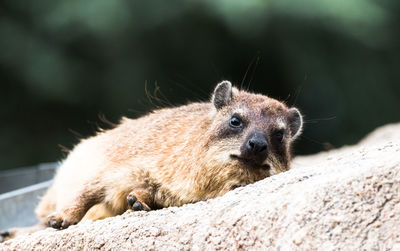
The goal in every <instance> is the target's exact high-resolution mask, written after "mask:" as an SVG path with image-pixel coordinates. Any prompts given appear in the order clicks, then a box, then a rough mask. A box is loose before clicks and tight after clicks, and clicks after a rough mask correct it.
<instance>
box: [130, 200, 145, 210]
mask: <svg viewBox="0 0 400 251" xmlns="http://www.w3.org/2000/svg"><path fill="white" fill-rule="evenodd" d="M132 210H134V211H141V210H144V208H143V205H142V203H140V202H139V201H136V202H135V204H133V205H132Z"/></svg>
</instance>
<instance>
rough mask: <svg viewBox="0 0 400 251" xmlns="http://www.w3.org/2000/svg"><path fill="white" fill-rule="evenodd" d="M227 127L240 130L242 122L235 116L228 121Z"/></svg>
mask: <svg viewBox="0 0 400 251" xmlns="http://www.w3.org/2000/svg"><path fill="white" fill-rule="evenodd" d="M229 126H230V127H231V128H235V129H237V128H241V127H242V126H243V122H242V120H241V119H240V118H238V117H237V116H232V118H231V120H229Z"/></svg>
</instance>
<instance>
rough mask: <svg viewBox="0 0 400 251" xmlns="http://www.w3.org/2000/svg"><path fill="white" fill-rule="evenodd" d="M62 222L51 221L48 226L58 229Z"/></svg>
mask: <svg viewBox="0 0 400 251" xmlns="http://www.w3.org/2000/svg"><path fill="white" fill-rule="evenodd" d="M62 222H63V221H51V222H50V226H51V227H52V228H55V229H60V228H61V224H62Z"/></svg>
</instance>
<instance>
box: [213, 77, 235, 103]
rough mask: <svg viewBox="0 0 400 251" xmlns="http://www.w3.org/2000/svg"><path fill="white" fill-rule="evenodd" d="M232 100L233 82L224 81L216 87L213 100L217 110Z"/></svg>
mask: <svg viewBox="0 0 400 251" xmlns="http://www.w3.org/2000/svg"><path fill="white" fill-rule="evenodd" d="M231 100H232V84H231V82H229V81H226V80H225V81H222V82H221V83H219V84H218V85H217V87H215V89H214V93H213V95H212V98H211V102H212V103H213V104H214V106H215V108H217V110H219V109H221V108H222V107H224V106H226V105H228V104H229V103H230V102H231Z"/></svg>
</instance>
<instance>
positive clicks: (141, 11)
mask: <svg viewBox="0 0 400 251" xmlns="http://www.w3.org/2000/svg"><path fill="white" fill-rule="evenodd" d="M399 13H400V2H399V1H398V0H392V1H379V0H375V1H374V0H352V1H320V0H303V1H294V0H293V1H287V0H270V1H258V0H248V1H239V0H220V1H216V0H202V1H200V0H197V1H196V0H190V1H189V0H187V1H175V0H169V1H138V0H113V1H110V0H96V1H81V0H68V1H66V0H63V1H62V0H47V1H46V0H38V1H22V0H8V1H4V0H3V1H1V2H0V49H1V51H0V169H9V168H16V167H22V166H26V165H34V164H38V163H41V162H48V161H58V160H60V159H62V158H63V157H64V156H65V153H63V151H62V148H63V147H65V148H72V147H73V145H74V144H76V143H77V142H78V140H79V138H81V137H87V136H90V135H94V134H95V132H96V129H97V128H98V127H99V126H100V127H102V128H108V127H109V126H108V125H107V122H103V120H104V119H102V118H104V117H105V118H106V119H107V120H109V121H111V122H113V123H116V122H118V121H119V119H120V117H121V116H128V117H137V116H140V115H142V114H144V113H146V112H148V111H150V110H151V109H154V108H156V107H157V106H169V105H171V104H172V105H179V104H185V103H186V102H188V101H198V100H207V99H208V98H209V96H210V92H211V91H212V89H213V87H214V86H215V84H216V83H217V82H219V81H221V80H223V79H228V80H231V81H232V82H233V83H234V84H236V85H238V86H243V87H244V88H249V89H250V90H253V91H255V92H261V93H264V94H268V95H270V96H272V97H274V98H278V99H281V100H285V101H286V102H287V103H288V104H289V105H295V106H297V107H299V109H300V110H301V111H302V112H303V113H304V114H305V119H306V124H305V130H304V133H303V136H302V137H301V138H300V140H299V141H298V142H297V144H296V153H297V154H310V153H314V152H317V151H321V150H325V149H330V148H334V147H340V146H342V145H344V144H353V143H356V142H357V141H358V140H359V139H360V138H362V137H363V136H364V135H365V134H366V133H368V132H370V131H371V130H373V129H374V128H376V127H377V126H380V125H383V124H386V123H389V122H397V121H399V120H400V113H399V111H398V110H399V107H400V85H399V80H400V71H399V66H400V50H399V49H400V48H399V47H400V43H399V42H400V39H399V38H400V28H399V27H400V15H399ZM146 89H147V91H148V93H150V94H151V95H154V94H155V96H157V97H159V98H160V99H161V101H157V100H154V99H153V100H152V101H150V100H149V98H148V97H147V95H146ZM157 90H159V91H157Z"/></svg>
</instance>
